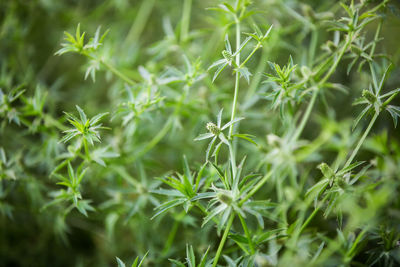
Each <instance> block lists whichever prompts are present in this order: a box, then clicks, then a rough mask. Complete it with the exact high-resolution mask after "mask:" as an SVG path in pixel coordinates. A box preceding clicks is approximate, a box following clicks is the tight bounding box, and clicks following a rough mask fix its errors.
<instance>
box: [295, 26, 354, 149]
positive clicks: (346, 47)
mask: <svg viewBox="0 0 400 267" xmlns="http://www.w3.org/2000/svg"><path fill="white" fill-rule="evenodd" d="M352 39H353V33H352V32H350V33H349V34H348V35H347V40H346V43H345V44H344V46H343V48H342V50H340V53H339V55H338V56H337V58H336V60H335V62H334V63H333V64H332V66H331V67H330V69H329V70H328V72H327V73H326V74H325V76H324V77H323V78H322V79H321V80H320V81H319V82H318V84H317V86H316V87H317V88H315V89H314V92H313V95H312V98H311V101H310V103H308V107H307V110H306V113H305V114H304V116H303V119H302V121H301V123H300V126H299V127H298V128H297V130H296V132H295V134H294V136H293V140H294V141H296V140H297V138H299V137H300V135H301V133H302V131H303V130H304V127H305V125H306V123H307V121H308V119H309V117H310V114H311V111H312V109H313V107H314V104H315V99H316V97H317V95H318V92H319V90H320V88H321V87H322V86H323V85H324V83H325V82H326V81H327V80H328V79H329V78H330V77H331V76H332V74H333V73H334V72H335V70H336V68H337V66H338V64H339V62H340V60H341V59H342V57H343V55H344V53H346V50H347V49H348V48H349V45H350V44H351V41H352Z"/></svg>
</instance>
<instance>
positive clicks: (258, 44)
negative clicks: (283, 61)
mask: <svg viewBox="0 0 400 267" xmlns="http://www.w3.org/2000/svg"><path fill="white" fill-rule="evenodd" d="M260 47H261V43H260V42H259V43H257V45H256V46H255V47H254V49H253V51H251V53H250V54H249V55H248V56H247V58H246V59H245V60H244V61H243V62H242V63H240V66H239V69H240V68H242V67H244V65H245V64H246V63H247V61H249V59H250V58H251V57H252V56H253V55H254V53H255V52H256V51H257V50H258V49H259V48H260Z"/></svg>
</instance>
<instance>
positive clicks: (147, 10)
mask: <svg viewBox="0 0 400 267" xmlns="http://www.w3.org/2000/svg"><path fill="white" fill-rule="evenodd" d="M154 2H155V0H144V1H143V2H142V4H141V5H140V8H139V11H138V13H137V15H136V18H135V20H134V22H133V24H132V27H131V28H130V30H129V32H128V35H127V36H126V38H125V41H124V46H126V45H131V44H132V43H135V42H137V40H138V39H139V36H140V35H141V34H142V32H143V29H144V27H145V26H146V24H147V20H148V19H149V17H150V14H151V11H152V9H153V6H154Z"/></svg>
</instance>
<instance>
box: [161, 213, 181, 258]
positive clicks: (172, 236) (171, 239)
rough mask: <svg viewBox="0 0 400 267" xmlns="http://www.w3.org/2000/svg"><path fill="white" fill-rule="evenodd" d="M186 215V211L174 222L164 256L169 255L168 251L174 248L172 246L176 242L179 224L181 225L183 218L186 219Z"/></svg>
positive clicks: (163, 252)
mask: <svg viewBox="0 0 400 267" xmlns="http://www.w3.org/2000/svg"><path fill="white" fill-rule="evenodd" d="M185 214H186V212H185V211H183V212H181V213H180V214H179V215H178V217H177V218H176V220H175V221H174V224H173V226H172V229H171V231H170V232H169V235H168V239H167V242H166V243H165V246H164V249H163V251H162V255H167V254H168V251H169V250H170V248H171V246H172V244H173V242H174V239H175V236H176V233H177V231H178V227H179V224H180V223H181V220H182V218H183V217H185Z"/></svg>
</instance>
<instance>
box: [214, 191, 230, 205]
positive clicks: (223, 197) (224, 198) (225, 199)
mask: <svg viewBox="0 0 400 267" xmlns="http://www.w3.org/2000/svg"><path fill="white" fill-rule="evenodd" d="M217 197H218V199H219V200H220V201H221V202H224V203H225V204H227V205H229V204H231V203H232V198H231V197H230V196H228V195H226V194H224V193H218V195H217Z"/></svg>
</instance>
